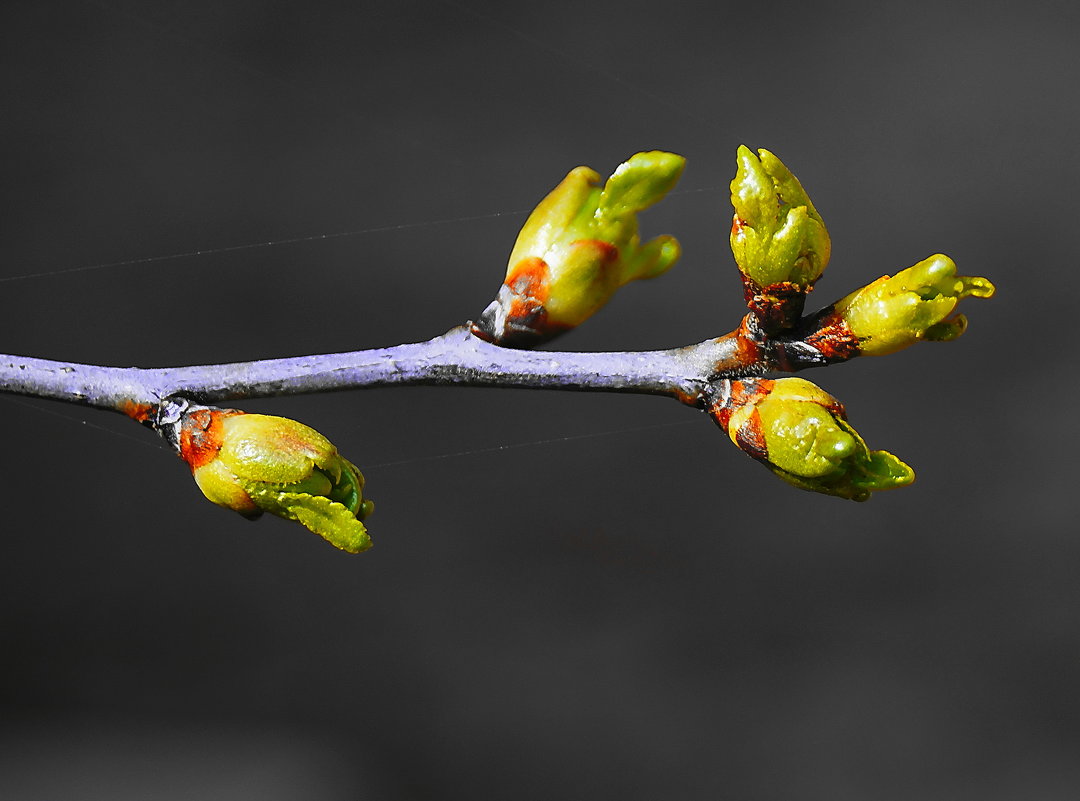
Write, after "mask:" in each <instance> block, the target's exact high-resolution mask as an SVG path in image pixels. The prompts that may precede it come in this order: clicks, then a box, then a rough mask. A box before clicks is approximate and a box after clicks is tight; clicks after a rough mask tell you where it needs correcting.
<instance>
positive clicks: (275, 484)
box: [159, 404, 374, 553]
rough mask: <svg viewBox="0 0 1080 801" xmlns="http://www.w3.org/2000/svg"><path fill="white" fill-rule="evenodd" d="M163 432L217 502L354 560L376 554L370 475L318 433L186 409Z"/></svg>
mask: <svg viewBox="0 0 1080 801" xmlns="http://www.w3.org/2000/svg"><path fill="white" fill-rule="evenodd" d="M159 430H161V431H162V433H163V435H164V436H165V438H166V439H167V440H169V441H170V442H172V443H173V444H174V446H175V447H176V448H177V450H178V451H179V453H180V457H181V458H182V459H183V460H184V461H185V462H187V463H188V466H190V467H191V472H192V475H193V476H194V477H195V483H196V484H198V485H199V489H200V490H202V493H203V495H205V496H206V497H207V498H208V499H209V500H210V501H212V502H213V503H216V504H218V505H219V506H224V507H226V508H228V509H232V510H233V511H236V512H239V513H240V514H242V515H243V516H244V517H247V518H249V519H255V518H258V517H259V516H260V515H262V514H263V512H269V513H270V514H272V515H277V516H278V517H283V518H285V519H287V520H295V521H296V522H298V523H300V524H301V525H303V526H304V527H306V528H307V529H309V530H310V531H312V532H314V533H316V534H318V535H319V536H320V537H322V538H323V539H325V540H326V541H327V542H329V543H330V544H331V545H333V546H334V547H336V548H340V549H341V550H343V551H348V552H349V553H359V552H360V551H364V550H367V549H368V548H370V547H371V539H370V538H369V537H368V534H367V529H366V528H365V527H364V524H363V523H362V522H361V521H362V520H363V519H364V518H366V517H367V516H368V515H369V514H371V511H372V509H373V508H374V504H373V503H372V502H371V501H370V500H365V499H364V497H363V489H364V476H363V474H361V472H360V471H359V470H358V469H357V468H356V467H355V466H354V465H353V464H352V463H351V462H349V461H348V460H347V459H345V458H344V457H342V456H341V455H340V454H339V453H338V451H337V448H335V447H334V446H333V445H332V444H331V443H330V441H329V440H327V439H326V437H324V436H323V435H322V434H320V433H319V432H318V431H316V430H315V429H313V428H309V427H308V426H306V425H304V424H302V423H298V422H296V421H295V420H290V419H288V418H285V417H273V416H270V415H265V414H247V413H245V412H242V411H239V410H237V409H217V408H214V407H207V406H197V405H194V404H185V405H183V406H182V407H180V412H179V413H178V414H177V415H175V417H174V419H173V420H171V421H164V422H163V424H160V425H159Z"/></svg>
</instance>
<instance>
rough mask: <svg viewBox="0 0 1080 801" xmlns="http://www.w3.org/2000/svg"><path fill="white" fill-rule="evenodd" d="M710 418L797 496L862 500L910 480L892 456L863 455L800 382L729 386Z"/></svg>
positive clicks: (837, 412) (823, 400) (843, 423)
mask: <svg viewBox="0 0 1080 801" xmlns="http://www.w3.org/2000/svg"><path fill="white" fill-rule="evenodd" d="M710 414H711V415H712V416H713V418H714V419H715V420H716V421H717V423H718V424H719V425H720V426H721V427H722V428H723V429H724V430H725V431H726V432H727V434H728V436H729V437H730V438H731V441H732V442H734V443H735V444H736V445H738V446H739V448H740V449H742V450H743V451H744V452H745V453H747V454H749V455H750V456H752V457H754V458H755V459H757V460H758V461H759V462H761V463H762V464H764V465H765V466H766V467H768V468H769V469H770V470H771V471H772V472H773V473H774V474H776V475H777V476H779V477H780V478H782V479H783V480H784V481H786V482H788V483H789V484H792V485H794V486H796V487H799V488H800V489H805V490H811V491H813V492H821V493H824V494H826V495H835V496H838V497H841V498H849V499H851V500H854V501H865V500H867V499H869V498H870V495H871V493H872V492H874V491H875V490H884V489H893V488H895V487H902V486H905V485H907V484H910V483H911V482H912V481H914V480H915V473H914V472H913V471H912V469H911V468H910V467H908V466H907V465H906V464H904V463H903V462H902V461H900V460H899V459H897V458H896V457H895V456H893V455H892V454H891V453H888V452H886V451H871V450H869V449H868V448H867V446H866V442H865V441H864V440H863V438H862V437H860V436H859V434H858V433H857V432H856V431H855V429H853V428H852V427H851V425H850V424H848V422H847V414H846V412H845V411H844V407H843V405H841V403H840V402H839V401H838V400H836V398H834V397H833V396H832V395H830V394H829V393H827V392H825V390H823V389H821V388H820V387H818V386H817V385H815V384H812V383H811V382H809V381H806V380H805V379H802V378H780V379H776V380H772V379H746V380H744V381H732V382H731V389H730V391H729V392H728V393H727V394H726V395H725V396H724V397H722V398H721V399H720V400H718V401H717V402H716V403H715V404H714V405H713V406H712V408H711V409H710Z"/></svg>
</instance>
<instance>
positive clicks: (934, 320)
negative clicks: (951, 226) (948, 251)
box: [829, 253, 994, 356]
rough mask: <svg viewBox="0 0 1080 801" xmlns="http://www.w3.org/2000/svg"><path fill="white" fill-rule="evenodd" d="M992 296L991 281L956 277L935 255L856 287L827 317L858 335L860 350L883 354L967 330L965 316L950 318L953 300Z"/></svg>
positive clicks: (950, 263) (951, 265) (950, 264)
mask: <svg viewBox="0 0 1080 801" xmlns="http://www.w3.org/2000/svg"><path fill="white" fill-rule="evenodd" d="M993 294H994V285H993V284H992V283H990V281H988V280H987V279H985V278H981V277H978V276H966V275H957V274H956V264H955V263H954V262H953V260H952V259H950V258H949V257H948V256H943V255H942V254H940V253H938V254H936V255H934V256H931V257H930V258H928V259H924V260H923V261H920V262H919V263H918V264H916V265H915V266H914V267H909V268H907V269H906V270H901V271H900V272H898V273H897V274H896V275H894V276H892V277H891V278H890V277H889V276H887V275H885V276H882V277H881V278H879V279H877V280H876V281H874V282H873V283H872V284H868V285H867V286H864V287H862V288H861V289H857V290H855V291H854V292H852V293H851V294H850V295H848V296H846V297H844V298H842V299H841V300H840V301H838V302H837V303H836V304H835V305H834V306H833V313H832V314H831V315H829V317H830V319H832V320H834V321H835V320H842V321H843V323H844V324H845V325H846V326H847V328H848V329H849V330H850V331H851V333H852V334H853V335H854V336H855V337H857V338H858V342H859V353H861V354H862V355H864V356H883V355H885V354H887V353H894V352H895V351H898V350H901V349H902V348H906V347H908V346H909V345H913V344H914V343H916V342H918V341H919V340H920V339H928V340H933V341H938V342H945V341H948V340H951V339H956V338H957V337H958V336H960V335H961V334H962V333H964V330H965V329H966V328H967V318H966V317H964V315H962V314H957V315H954V316H951V317H950V316H949V315H952V313H953V311H954V310H955V309H956V306H957V304H958V303H959V302H960V301H961V300H962V299H963V298H966V297H968V296H971V297H976V298H988V297H990V296H991V295H993Z"/></svg>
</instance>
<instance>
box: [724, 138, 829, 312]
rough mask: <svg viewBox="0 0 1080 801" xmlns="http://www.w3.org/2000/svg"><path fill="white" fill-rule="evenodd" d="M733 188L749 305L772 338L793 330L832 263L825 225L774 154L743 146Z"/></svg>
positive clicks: (734, 233)
mask: <svg viewBox="0 0 1080 801" xmlns="http://www.w3.org/2000/svg"><path fill="white" fill-rule="evenodd" d="M736 160H737V164H738V167H737V169H736V172H735V179H734V180H733V181H732V182H731V205H732V206H734V207H735V216H734V218H733V220H732V224H731V252H732V254H733V255H734V256H735V262H736V264H738V265H739V271H740V272H741V273H742V276H743V288H744V291H745V294H746V302H747V305H748V306H749V307H750V309H751V311H753V312H754V314H755V315H756V316H757V317H758V318H759V321H760V322H761V323H762V326H763V328H764V329H765V330H766V332H768V333H777V332H779V331H782V330H784V329H787V328H790V327H791V326H793V325H794V324H795V322H796V321H797V320H798V319H799V317H800V315H801V314H802V309H803V303H804V301H805V298H806V295H807V293H809V292H810V290H811V289H812V288H813V286H814V282H815V281H817V279H818V278H819V277H820V276H821V273H822V272H823V271H824V270H825V266H826V265H827V264H828V263H829V254H830V252H831V249H832V245H831V243H830V240H829V232H828V231H827V230H826V229H825V222H824V221H823V220H822V219H821V215H820V214H818V212H817V209H815V208H814V204H813V203H811V202H810V198H809V196H808V195H807V194H806V191H805V190H804V189H803V188H802V185H801V184H800V183H799V181H798V179H797V178H796V177H795V176H794V175H792V174H791V171H790V170H788V168H787V167H785V166H784V164H783V162H781V161H780V159H778V158H777V157H776V156H774V155H773V154H772V153H770V152H769V151H768V150H759V151H758V155H757V156H755V155H754V154H753V152H751V150H750V149H749V148H748V147H746V146H745V145H741V146H740V147H739V150H738V154H737V157H736Z"/></svg>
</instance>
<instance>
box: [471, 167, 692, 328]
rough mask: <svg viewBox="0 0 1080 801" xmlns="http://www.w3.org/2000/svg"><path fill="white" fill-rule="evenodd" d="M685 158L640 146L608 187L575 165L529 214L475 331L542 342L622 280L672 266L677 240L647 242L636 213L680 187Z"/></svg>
mask: <svg viewBox="0 0 1080 801" xmlns="http://www.w3.org/2000/svg"><path fill="white" fill-rule="evenodd" d="M685 163H686V160H685V159H684V158H683V157H682V156H677V155H675V154H674V153H664V152H661V151H651V152H648V153H638V154H636V155H634V156H632V157H630V158H629V159H628V160H627V161H626V162H625V163H623V164H621V165H620V166H619V167H618V169H616V170H615V172H614V173H612V175H611V177H610V178H608V180H607V182H606V183H605V184H604V185H603V187H601V186H600V183H599V181H600V176H599V174H598V173H596V172H594V171H593V170H591V169H589V168H588V167H577V168H575V169H573V170H571V171H570V174H569V175H567V176H566V178H565V179H563V181H562V182H561V183H560V184H559V185H558V186H556V187H555V189H553V190H552V191H551V193H550V194H549V195H548V196H547V197H545V198H544V199H543V200H542V201H541V202H540V204H539V205H538V206H537V207H536V209H534V210H533V212H532V214H530V215H529V218H528V220H526V221H525V225H524V226H523V227H522V229H521V232H520V233H519V234H518V238H517V242H516V243H515V245H514V249H513V251H511V253H510V261H509V264H508V266H507V271H506V278H505V280H504V281H503V285H502V286H501V287H500V288H499V293H498V295H497V296H496V299H495V300H494V301H493V302H492V303H491V304H490V305H489V306H488V307H487V308H486V309H485V310H484V312H483V314H481V315H480V318H479V319H478V320H477V322H476V323H474V324H473V332H474V333H475V334H477V335H478V336H480V337H483V338H484V339H487V340H489V341H491V342H495V343H496V344H499V345H510V346H515V347H528V346H532V345H537V344H540V343H541V342H545V341H547V340H549V339H551V338H553V337H555V336H557V335H558V334H560V333H562V332H563V331H566V330H568V329H571V328H574V327H575V326H577V325H580V324H581V323H582V322H584V321H585V320H587V319H588V318H589V317H591V316H592V315H593V314H594V313H595V312H596V311H597V310H599V309H600V307H602V306H603V305H604V304H605V303H607V302H608V301H609V300H610V299H611V297H612V296H613V295H614V294H615V292H616V290H618V289H619V287H621V286H623V285H625V284H627V283H629V282H630V281H634V280H638V279H643V278H654V277H655V276H658V275H660V274H661V273H663V272H665V271H666V270H668V269H669V268H670V267H671V266H672V265H674V264H675V262H676V260H677V259H678V258H679V255H680V248H679V243H678V242H677V241H676V240H675V239H674V238H673V237H670V236H661V237H657V238H655V239H652V240H650V241H648V242H645V243H642V242H641V238H640V236H639V235H638V224H637V212H639V211H642V210H644V209H646V208H648V207H649V206H651V205H653V204H654V203H656V202H658V201H659V200H660V199H661V198H663V197H664V195H666V194H667V193H668V192H669V191H670V190H671V188H672V187H674V186H675V184H676V182H677V181H678V180H679V176H680V175H682V170H683V166H684V165H685Z"/></svg>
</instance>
